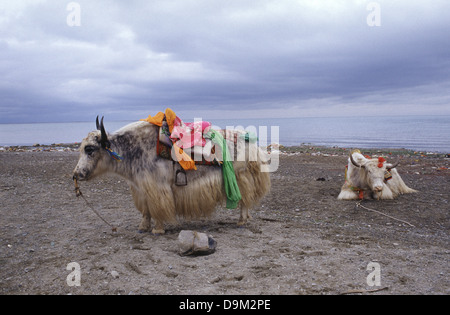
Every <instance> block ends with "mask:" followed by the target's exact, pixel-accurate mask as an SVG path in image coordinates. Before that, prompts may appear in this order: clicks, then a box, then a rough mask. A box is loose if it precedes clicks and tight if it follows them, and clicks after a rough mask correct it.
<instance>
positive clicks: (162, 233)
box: [152, 229, 166, 236]
mask: <svg viewBox="0 0 450 315" xmlns="http://www.w3.org/2000/svg"><path fill="white" fill-rule="evenodd" d="M165 233H166V231H164V230H157V229H153V230H152V234H153V235H155V236H160V235H164V234H165Z"/></svg>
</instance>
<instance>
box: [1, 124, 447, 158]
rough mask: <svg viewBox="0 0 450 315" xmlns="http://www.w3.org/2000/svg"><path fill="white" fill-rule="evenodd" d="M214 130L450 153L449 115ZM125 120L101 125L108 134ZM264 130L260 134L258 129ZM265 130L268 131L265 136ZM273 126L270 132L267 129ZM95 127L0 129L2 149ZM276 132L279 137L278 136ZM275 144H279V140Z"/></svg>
mask: <svg viewBox="0 0 450 315" xmlns="http://www.w3.org/2000/svg"><path fill="white" fill-rule="evenodd" d="M211 122H212V123H213V124H214V125H215V126H218V127H221V128H226V127H227V126H242V127H244V128H247V127H249V126H255V127H256V130H257V131H261V132H259V133H258V136H259V137H260V139H262V140H263V141H264V136H266V135H267V138H268V139H267V142H268V144H270V143H275V142H279V143H280V144H282V145H286V146H292V145H300V144H302V143H310V144H314V145H324V146H339V147H347V148H348V147H352V148H406V149H412V150H418V151H431V152H442V153H449V152H450V116H402V117H333V118H331V117H330V118H309V117H308V118H287V119H234V120H222V119H218V120H212V121H211ZM128 123H130V122H128V121H116V122H108V121H105V126H106V129H107V130H108V131H109V132H112V131H114V130H117V129H119V128H120V127H122V126H124V125H126V124H128ZM260 126H262V127H263V128H262V129H259V127H260ZM264 126H267V127H268V128H267V131H265V129H264ZM271 127H274V128H271ZM94 129H95V122H73V123H45V124H42V123H39V124H0V146H11V145H33V144H35V143H39V144H53V143H72V142H81V140H82V139H83V138H84V137H85V136H86V135H87V133H88V132H89V131H92V130H94ZM277 131H279V134H278V132H277ZM277 140H279V141H277Z"/></svg>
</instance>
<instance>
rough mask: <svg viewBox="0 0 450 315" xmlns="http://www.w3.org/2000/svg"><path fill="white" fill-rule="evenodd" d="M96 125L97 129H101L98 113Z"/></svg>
mask: <svg viewBox="0 0 450 315" xmlns="http://www.w3.org/2000/svg"><path fill="white" fill-rule="evenodd" d="M95 125H96V126H97V130H100V124H99V123H98V115H97V118H96V119H95Z"/></svg>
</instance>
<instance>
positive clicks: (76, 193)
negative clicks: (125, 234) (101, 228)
mask: <svg viewBox="0 0 450 315" xmlns="http://www.w3.org/2000/svg"><path fill="white" fill-rule="evenodd" d="M73 181H74V183H75V195H76V196H77V197H81V198H83V200H84V201H85V202H86V205H87V206H88V207H89V208H90V209H91V210H92V212H94V213H95V214H96V215H97V216H98V217H99V218H100V219H101V220H102V221H103V222H105V223H106V224H107V225H108V226H109V227H110V228H111V231H112V232H113V233H116V232H117V227H116V226H113V225H112V224H111V223H109V222H108V221H106V220H105V219H104V218H103V217H102V216H101V215H100V213H98V212H97V211H96V210H95V209H94V207H93V206H92V205H91V204H90V203H89V201H87V199H86V198H85V197H84V196H83V193H82V192H81V190H80V186H78V181H77V179H76V178H74V179H73Z"/></svg>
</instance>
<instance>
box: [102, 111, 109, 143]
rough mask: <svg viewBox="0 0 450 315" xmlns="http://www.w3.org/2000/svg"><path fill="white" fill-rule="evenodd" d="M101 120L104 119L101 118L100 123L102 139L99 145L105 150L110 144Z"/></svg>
mask: <svg viewBox="0 0 450 315" xmlns="http://www.w3.org/2000/svg"><path fill="white" fill-rule="evenodd" d="M103 118H105V117H102V120H101V122H100V131H101V133H102V138H101V140H100V143H101V145H102V148H104V149H105V148H107V147H109V146H110V144H109V140H108V135H107V134H106V130H105V126H104V125H103Z"/></svg>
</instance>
